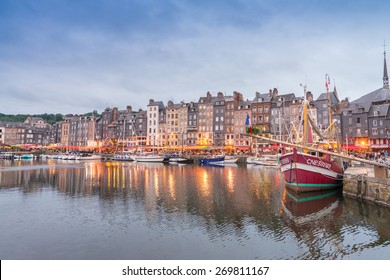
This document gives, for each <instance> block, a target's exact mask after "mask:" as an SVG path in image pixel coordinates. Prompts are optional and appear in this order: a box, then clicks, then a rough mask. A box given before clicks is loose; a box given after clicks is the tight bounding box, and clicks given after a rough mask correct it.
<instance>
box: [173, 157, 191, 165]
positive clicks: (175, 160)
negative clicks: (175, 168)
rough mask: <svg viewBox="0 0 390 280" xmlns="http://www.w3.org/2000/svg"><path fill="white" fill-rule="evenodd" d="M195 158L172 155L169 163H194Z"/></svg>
mask: <svg viewBox="0 0 390 280" xmlns="http://www.w3.org/2000/svg"><path fill="white" fill-rule="evenodd" d="M193 162H194V160H193V159H190V158H185V157H170V158H169V163H171V164H175V163H193Z"/></svg>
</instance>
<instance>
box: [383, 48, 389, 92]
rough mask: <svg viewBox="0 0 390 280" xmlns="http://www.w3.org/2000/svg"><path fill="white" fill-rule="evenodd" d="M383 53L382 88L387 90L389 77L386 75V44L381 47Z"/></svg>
mask: <svg viewBox="0 0 390 280" xmlns="http://www.w3.org/2000/svg"><path fill="white" fill-rule="evenodd" d="M383 46H384V51H383V56H384V64H383V88H387V89H388V88H389V76H388V75H387V65H386V43H385V44H384V45H383Z"/></svg>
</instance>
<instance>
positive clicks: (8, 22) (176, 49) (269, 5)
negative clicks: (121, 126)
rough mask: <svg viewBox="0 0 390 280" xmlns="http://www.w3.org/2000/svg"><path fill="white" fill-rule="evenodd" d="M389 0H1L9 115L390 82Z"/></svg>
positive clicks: (0, 83)
mask: <svg viewBox="0 0 390 280" xmlns="http://www.w3.org/2000/svg"><path fill="white" fill-rule="evenodd" d="M389 14H390V1H376V0H369V1H359V0H354V1H339V0H336V1H333V0H327V1H323V0H322V1H315V0H313V1H308V0H307V1H304V0H302V1H298V0H294V1H288V0H284V1H277V0H220V1H213V0H159V1H158V0H93V1H92V0H89V1H81V0H34V1H31V0H1V1H0V113H7V114H22V113H26V114H36V113H64V114H65V113H74V114H81V113H86V112H91V111H93V110H97V111H98V112H101V111H103V110H104V109H105V108H106V107H118V108H119V109H124V108H125V107H126V105H132V106H133V109H134V110H138V109H139V108H143V109H146V105H147V104H148V101H149V99H154V100H161V101H163V102H164V103H165V104H166V103H167V102H168V101H169V100H172V101H174V102H180V101H182V100H184V101H186V102H190V101H198V99H199V97H201V96H205V94H206V93H207V91H210V92H211V93H212V94H213V95H215V94H216V93H217V92H219V91H221V92H223V93H225V94H226V95H231V94H232V92H233V91H239V92H241V93H242V94H243V95H244V98H246V99H253V97H254V95H255V92H256V91H258V92H261V93H266V92H268V90H269V89H270V88H275V87H276V88H278V90H279V93H280V94H284V93H291V92H294V93H295V94H296V95H298V96H302V95H303V88H302V87H301V86H300V84H301V83H302V84H304V83H306V84H307V88H308V90H311V91H312V92H313V93H314V97H318V95H319V94H320V93H321V92H324V91H325V86H324V79H325V74H327V73H328V74H329V76H330V77H331V81H332V85H331V86H332V87H333V82H334V81H335V83H336V86H337V90H338V92H339V96H340V98H346V97H348V98H349V99H350V100H351V101H352V100H355V99H357V98H359V97H360V96H361V95H364V94H367V93H369V92H371V91H373V90H375V89H377V88H379V87H381V86H382V76H383V50H384V40H387V41H388V43H387V46H386V50H387V51H388V52H389V53H390V28H389V27H390V16H389Z"/></svg>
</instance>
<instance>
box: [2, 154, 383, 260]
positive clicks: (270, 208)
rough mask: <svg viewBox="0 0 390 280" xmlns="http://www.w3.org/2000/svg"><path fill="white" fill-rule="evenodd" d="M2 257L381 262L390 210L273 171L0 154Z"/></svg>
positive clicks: (266, 169)
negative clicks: (292, 184) (298, 185)
mask: <svg viewBox="0 0 390 280" xmlns="http://www.w3.org/2000/svg"><path fill="white" fill-rule="evenodd" d="M0 223H1V230H0V259H3V260H12V259H26V260H31V259H36V260H42V259H43V260H46V259H48V260H51V259H55V260H66V259H75V260H82V259H91V260H120V259H137V260H153V259H162V260H172V259H179V260H188V259H206V260H209V259H218V260H224V259H226V260H227V259H271V260H292V259H298V260H306V259H327V260H333V259H335V260H342V259H364V260H371V259H374V260H375V259H389V258H390V209H389V208H385V207H381V206H378V205H375V204H372V203H367V202H362V201H359V200H356V199H353V198H348V197H343V196H342V193H340V192H334V191H333V192H322V193H312V194H306V195H298V194H295V193H292V192H290V191H288V190H287V189H285V187H284V181H283V178H282V176H281V173H280V171H279V169H277V168H273V167H262V166H258V165H245V164H243V165H236V164H234V165H229V166H224V167H219V166H199V165H194V164H188V165H181V164H175V165H169V164H168V165H167V164H162V163H135V162H100V161H85V162H82V161H80V162H71V161H60V160H18V161H16V160H14V161H11V160H2V161H0Z"/></svg>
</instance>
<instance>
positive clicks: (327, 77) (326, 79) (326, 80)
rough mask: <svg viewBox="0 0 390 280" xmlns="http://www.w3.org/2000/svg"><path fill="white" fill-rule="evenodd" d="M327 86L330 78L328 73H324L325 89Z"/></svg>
mask: <svg viewBox="0 0 390 280" xmlns="http://www.w3.org/2000/svg"><path fill="white" fill-rule="evenodd" d="M329 86H330V78H329V75H328V74H326V75H325V87H326V89H327V90H328V89H329Z"/></svg>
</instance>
